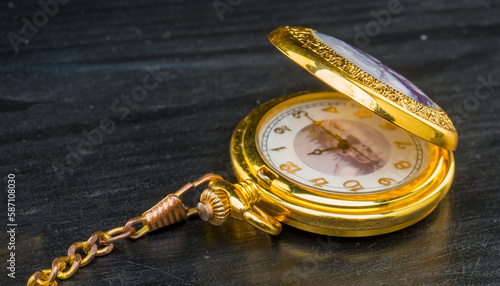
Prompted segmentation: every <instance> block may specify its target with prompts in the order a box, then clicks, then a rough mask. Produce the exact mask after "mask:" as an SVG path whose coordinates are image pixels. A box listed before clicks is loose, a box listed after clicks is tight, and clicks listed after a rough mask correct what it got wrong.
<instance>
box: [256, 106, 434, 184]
mask: <svg viewBox="0 0 500 286" xmlns="http://www.w3.org/2000/svg"><path fill="white" fill-rule="evenodd" d="M257 145H258V147H259V152H260V153H261V155H262V156H263V157H264V160H265V161H266V162H267V163H268V164H269V165H270V166H271V168H273V169H274V170H275V171H276V172H278V173H280V174H281V175H283V176H284V177H286V178H287V179H289V180H291V181H294V182H295V183H298V184H301V185H304V186H306V187H308V188H314V189H318V190H321V191H324V192H330V193H344V194H353V193H359V194H370V193H377V192H382V191H386V190H388V189H393V188H396V187H399V186H402V185H404V184H406V183H408V182H409V181H411V180H412V179H413V178H415V177H416V176H417V175H418V174H419V173H420V171H421V170H423V169H425V167H427V164H428V159H429V148H428V143H427V142H425V141H423V140H422V139H419V138H417V137H415V136H413V135H411V134H410V133H408V132H406V131H404V130H402V129H400V128H398V127H396V126H395V125H393V124H391V123H389V122H387V121H386V120H384V119H382V118H380V117H378V116H377V115H375V114H372V113H371V112H370V111H368V110H366V109H365V108H363V107H361V106H360V105H359V104H357V103H354V102H352V101H348V100H339V99H324V100H315V101H308V102H304V103H300V104H297V105H293V106H290V107H288V108H286V109H284V110H282V111H281V112H279V113H277V114H274V115H273V116H272V117H267V118H264V121H263V124H262V125H261V126H260V129H259V131H258V134H257Z"/></svg>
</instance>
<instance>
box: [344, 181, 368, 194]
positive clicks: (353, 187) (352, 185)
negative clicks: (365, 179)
mask: <svg viewBox="0 0 500 286" xmlns="http://www.w3.org/2000/svg"><path fill="white" fill-rule="evenodd" d="M344 187H346V188H349V191H351V192H355V191H358V190H362V189H364V187H363V186H361V184H360V183H359V182H358V181H356V180H350V181H345V182H344Z"/></svg>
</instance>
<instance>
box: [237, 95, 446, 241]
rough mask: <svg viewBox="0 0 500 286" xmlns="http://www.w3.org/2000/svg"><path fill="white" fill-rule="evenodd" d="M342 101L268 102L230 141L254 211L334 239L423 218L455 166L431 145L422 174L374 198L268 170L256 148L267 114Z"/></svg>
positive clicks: (368, 233)
mask: <svg viewBox="0 0 500 286" xmlns="http://www.w3.org/2000/svg"><path fill="white" fill-rule="evenodd" d="M327 98H331V99H344V100H349V98H348V97H346V96H345V95H342V94H341V93H339V92H336V91H314V92H300V93H295V94H291V95H287V96H284V97H280V98H276V99H274V100H271V101H269V102H267V103H265V104H263V105H261V106H259V107H258V108H257V109H255V110H253V111H252V112H251V113H250V114H248V115H247V116H246V117H245V118H244V119H243V120H242V121H241V122H240V124H239V125H238V127H237V128H236V130H235V132H234V134H233V137H232V140H231V152H230V153H231V161H232V163H233V168H234V170H235V174H236V176H237V178H238V179H239V180H241V181H245V180H252V181H253V182H255V183H257V185H258V186H259V191H260V200H259V202H258V204H257V206H258V207H260V208H261V209H263V210H264V211H266V212H268V213H269V214H270V215H272V216H273V217H275V218H276V219H278V220H279V221H281V222H283V223H286V224H289V225H291V226H294V227H296V228H299V229H303V230H306V231H310V232H314V233H319V234H325V235H335V236H346V237H354V236H371V235H378V234H383V233H388V232H392V231H396V230H399V229H402V228H404V227H407V226H409V225H411V224H414V223H416V222H417V221H419V220H421V219H422V218H424V217H425V216H427V215H428V214H429V213H430V212H431V211H432V210H433V209H434V208H435V207H436V206H437V204H438V203H439V202H440V201H441V199H442V198H443V197H444V195H445V194H446V193H447V191H448V189H449V188H450V186H451V183H452V181H453V175H454V170H455V163H454V159H453V153H452V152H451V151H449V150H446V149H443V148H440V147H438V146H435V145H431V144H429V148H430V160H429V164H428V166H427V167H426V169H425V170H423V171H422V172H421V173H420V175H418V176H417V177H416V178H415V179H414V180H412V181H411V182H409V183H407V184H406V185H404V186H401V187H398V188H395V189H391V190H388V191H387V192H382V193H378V194H367V195H359V194H358V195H344V194H334V193H326V192H321V191H320V190H317V189H313V188H307V187H305V186H303V185H299V184H295V183H293V182H292V181H290V180H288V179H287V178H285V177H283V176H281V175H280V174H279V172H277V171H275V170H274V169H273V167H272V166H269V165H268V164H267V163H266V161H265V160H264V159H263V157H262V156H261V154H260V152H259V149H258V148H257V139H256V138H257V137H256V136H257V134H258V133H257V132H258V130H259V126H260V125H261V123H262V121H263V120H265V118H266V117H269V114H271V113H273V112H279V111H280V110H282V109H283V108H286V106H289V105H291V104H296V103H298V102H303V101H310V100H316V99H327Z"/></svg>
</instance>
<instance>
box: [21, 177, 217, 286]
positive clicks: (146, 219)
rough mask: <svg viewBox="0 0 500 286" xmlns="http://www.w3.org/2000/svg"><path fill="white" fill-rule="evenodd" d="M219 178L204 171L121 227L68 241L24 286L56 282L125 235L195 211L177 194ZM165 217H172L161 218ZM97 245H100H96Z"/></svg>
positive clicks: (131, 235) (138, 233)
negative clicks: (60, 253)
mask: <svg viewBox="0 0 500 286" xmlns="http://www.w3.org/2000/svg"><path fill="white" fill-rule="evenodd" d="M220 179H222V178H221V177H220V176H218V175H214V174H206V175H204V176H203V177H201V178H199V179H198V180H196V181H195V182H194V183H188V184H186V185H184V186H183V187H182V188H180V189H179V190H178V191H177V192H175V193H174V194H170V195H168V196H167V197H165V198H164V199H163V200H162V201H160V202H159V203H158V204H156V205H155V206H154V207H153V208H151V209H150V210H148V211H146V212H145V213H144V214H142V215H141V216H139V217H135V218H132V219H130V220H128V221H127V223H126V224H125V225H124V226H121V227H116V228H113V229H110V230H108V231H96V232H94V233H93V234H92V235H91V236H90V237H89V239H88V240H87V241H80V242H75V243H73V244H71V245H70V247H69V248H68V253H67V255H66V256H62V257H57V258H55V259H54V260H53V261H52V268H51V269H44V270H39V271H37V272H35V273H33V275H31V277H30V278H29V280H28V283H27V286H46V285H58V283H57V281H56V278H57V279H61V280H64V279H68V278H70V277H72V276H73V275H75V273H76V272H77V271H78V269H79V268H80V267H83V266H85V265H87V264H89V263H90V262H91V261H92V260H93V259H94V258H95V257H96V256H103V255H106V254H108V253H110V252H111V251H112V250H113V248H114V246H115V243H116V242H118V241H120V240H122V239H125V238H131V239H138V238H140V237H142V236H144V235H145V234H146V233H148V232H149V231H152V230H155V229H157V228H159V227H164V226H167V225H170V224H172V223H175V222H179V221H182V220H184V219H186V218H187V217H188V216H191V215H194V214H196V213H197V212H196V210H193V209H191V210H189V211H188V209H187V208H186V207H185V206H184V205H183V204H182V201H181V200H180V199H179V197H180V196H181V195H183V194H184V193H186V192H187V191H188V190H191V189H193V188H196V187H198V186H200V185H202V184H204V183H207V182H209V181H212V180H220ZM167 217H169V218H174V219H171V220H165V218H167ZM139 223H142V228H140V229H139V230H136V229H135V228H134V225H137V224H139ZM98 244H99V245H101V246H102V247H101V248H99V246H98ZM79 249H80V250H81V251H82V252H83V253H85V257H84V258H82V256H81V254H79V253H76V251H77V250H79Z"/></svg>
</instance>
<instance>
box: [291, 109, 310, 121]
mask: <svg viewBox="0 0 500 286" xmlns="http://www.w3.org/2000/svg"><path fill="white" fill-rule="evenodd" d="M302 115H304V116H308V114H307V112H305V111H304V110H300V111H296V112H294V113H293V114H292V116H293V117H295V118H297V119H299V118H300V117H301V116H302Z"/></svg>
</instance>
